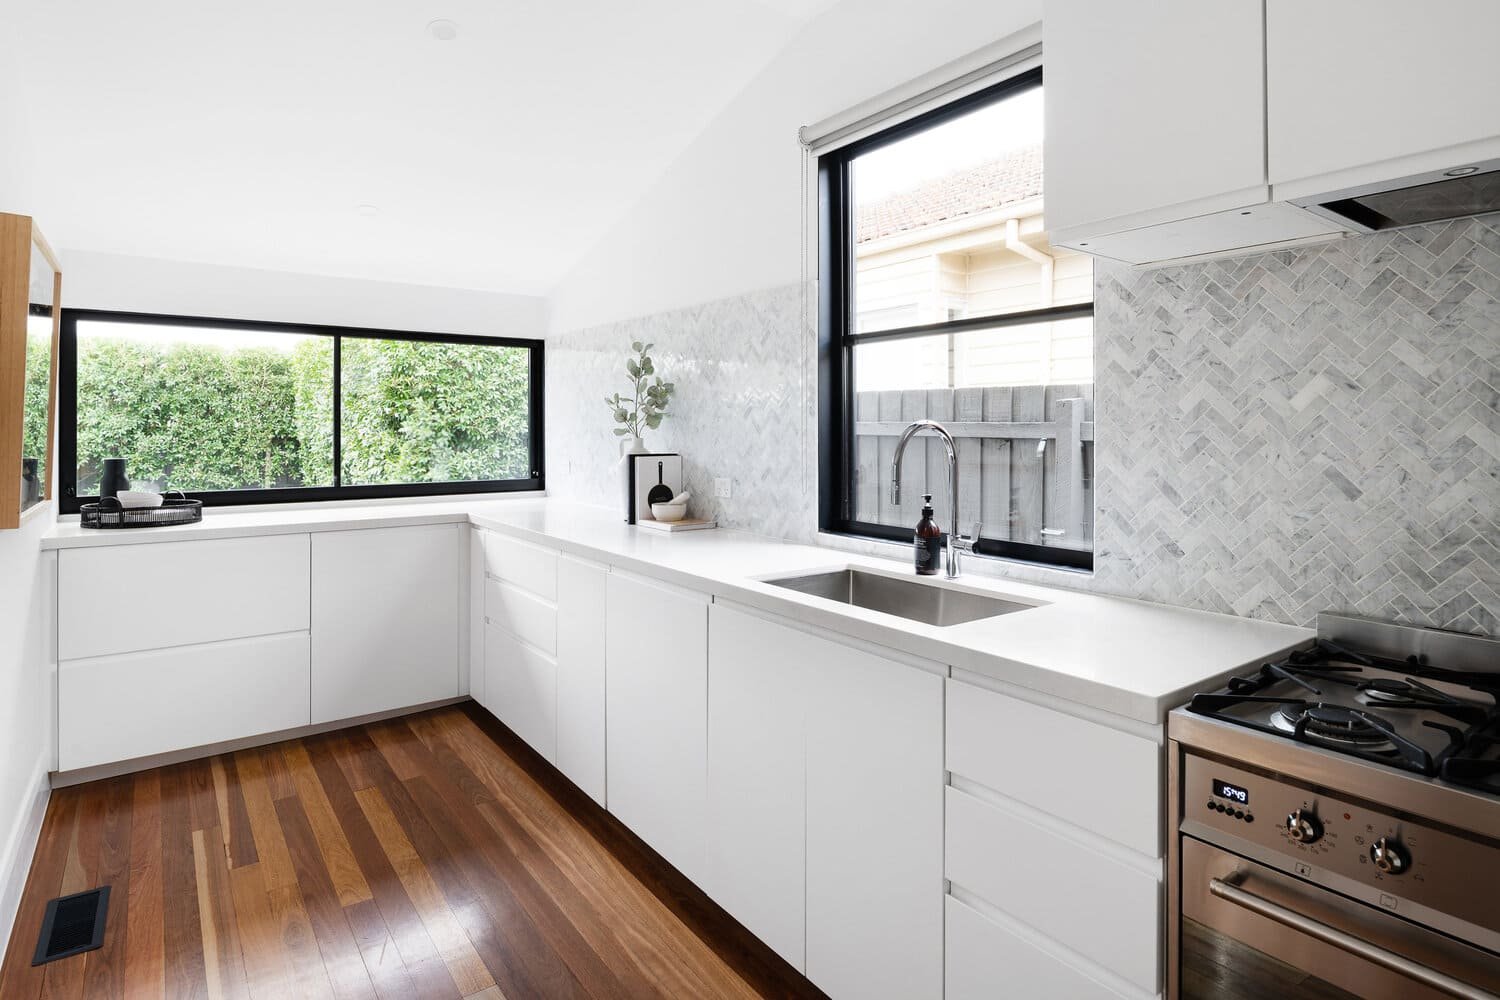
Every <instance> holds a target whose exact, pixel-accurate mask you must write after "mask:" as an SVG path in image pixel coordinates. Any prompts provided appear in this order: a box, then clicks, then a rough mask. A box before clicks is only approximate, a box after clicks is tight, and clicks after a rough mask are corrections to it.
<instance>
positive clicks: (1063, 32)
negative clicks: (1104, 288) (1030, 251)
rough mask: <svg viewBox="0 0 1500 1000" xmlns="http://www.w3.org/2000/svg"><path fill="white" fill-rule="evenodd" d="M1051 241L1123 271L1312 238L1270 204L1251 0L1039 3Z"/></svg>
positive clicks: (1260, 60) (1319, 230) (1315, 233)
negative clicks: (1122, 264) (1122, 266)
mask: <svg viewBox="0 0 1500 1000" xmlns="http://www.w3.org/2000/svg"><path fill="white" fill-rule="evenodd" d="M1043 33H1044V41H1043V51H1044V52H1045V57H1044V58H1045V64H1046V79H1045V96H1044V98H1043V102H1044V105H1045V115H1046V140H1045V152H1044V156H1043V170H1044V171H1045V188H1046V198H1047V205H1046V223H1047V230H1048V234H1049V238H1050V240H1051V242H1052V243H1053V244H1055V245H1058V246H1064V247H1068V248H1071V249H1076V250H1080V251H1082V252H1084V253H1090V254H1094V255H1097V256H1102V257H1110V258H1113V259H1116V260H1122V261H1127V262H1129V263H1134V264H1144V263H1153V262H1159V261H1166V260H1178V259H1182V258H1191V257H1196V256H1201V255H1208V254H1217V253H1222V252H1226V251H1235V250H1241V251H1243V250H1248V249H1252V248H1257V247H1266V246H1273V245H1276V244H1284V243H1289V242H1297V241H1306V240H1312V239H1319V238H1324V237H1326V236H1330V235H1332V234H1334V233H1336V232H1338V226H1337V225H1335V224H1333V223H1329V222H1326V221H1324V220H1322V219H1320V218H1318V217H1317V216H1314V215H1312V214H1311V213H1308V212H1305V211H1303V210H1302V209H1299V208H1296V207H1295V206H1291V205H1276V204H1270V203H1269V199H1270V187H1269V185H1268V182H1267V179H1266V125H1265V96H1266V91H1265V52H1264V44H1263V43H1264V30H1263V24H1262V7H1261V4H1260V3H1259V2H1239V3H1232V4H1204V3H1199V2H1196V0H1149V2H1148V0H1124V2H1114V3H1092V2H1089V0H1048V2H1047V5H1046V9H1045V16H1044V18H1043Z"/></svg>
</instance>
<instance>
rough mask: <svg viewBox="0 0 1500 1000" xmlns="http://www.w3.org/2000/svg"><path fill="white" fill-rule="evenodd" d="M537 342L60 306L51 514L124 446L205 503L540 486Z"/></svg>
mask: <svg viewBox="0 0 1500 1000" xmlns="http://www.w3.org/2000/svg"><path fill="white" fill-rule="evenodd" d="M543 351H544V348H543V345H542V342H541V341H539V340H523V339H514V338H503V337H466V336H459V335H450V334H435V333H412V332H401V331H390V330H370V329H362V328H352V327H331V326H318V325H309V324H296V323H270V322H254V321H247V320H226V319H207V318H201V317H186V316H161V315H151V314H143V313H120V312H103V311H96V310H82V309H65V310H64V311H63V314H62V336H61V343H60V345H59V352H58V356H59V370H58V382H59V399H58V402H59V412H58V452H59V463H60V464H59V467H58V471H59V485H60V487H61V494H62V497H61V504H62V507H61V509H62V512H63V513H76V512H77V511H78V509H79V507H80V505H82V504H83V503H87V502H89V501H90V500H92V499H94V498H96V497H97V495H98V489H99V481H100V476H101V474H102V471H103V462H104V459H106V458H123V459H125V462H126V474H127V476H128V478H129V479H130V482H131V485H132V486H133V487H135V488H137V489H148V490H153V491H158V492H160V491H166V490H181V491H182V492H183V493H185V494H186V495H187V496H189V497H194V498H197V499H200V500H202V501H203V502H204V503H205V505H234V504H265V503H278V502H305V501H312V500H339V499H367V498H381V497H409V496H438V495H444V494H458V493H481V492H504V491H518V490H540V489H543V488H544V486H543V476H542V468H543V464H542V462H543V455H542V443H543V439H542V419H543V401H542V391H543Z"/></svg>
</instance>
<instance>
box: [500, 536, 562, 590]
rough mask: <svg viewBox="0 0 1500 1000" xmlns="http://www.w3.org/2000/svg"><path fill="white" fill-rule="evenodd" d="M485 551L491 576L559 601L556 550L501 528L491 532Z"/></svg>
mask: <svg viewBox="0 0 1500 1000" xmlns="http://www.w3.org/2000/svg"><path fill="white" fill-rule="evenodd" d="M484 551H485V564H484V568H485V572H486V573H488V574H489V575H490V576H493V577H495V578H496V579H499V580H504V581H505V582H506V583H509V584H512V585H514V586H516V587H520V588H521V589H522V590H525V591H529V592H530V593H533V594H535V595H536V596H538V597H540V598H541V599H542V600H544V601H556V600H557V558H558V553H557V550H556V549H549V548H547V547H546V546H542V545H534V544H532V543H531V542H523V541H521V540H520V539H519V538H511V537H510V536H509V535H503V534H501V533H500V532H498V531H487V532H485V539H484Z"/></svg>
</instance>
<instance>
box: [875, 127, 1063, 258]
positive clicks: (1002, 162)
mask: <svg viewBox="0 0 1500 1000" xmlns="http://www.w3.org/2000/svg"><path fill="white" fill-rule="evenodd" d="M1041 194H1042V147H1041V146H1040V145H1036V146H1026V147H1023V148H1021V149H1017V150H1013V151H1012V152H1010V153H1009V154H1008V155H1006V156H1004V157H1002V158H1001V159H998V160H990V161H988V162H985V163H981V164H979V165H978V166H974V167H966V168H965V169H963V170H958V171H955V172H953V173H951V174H948V175H946V176H944V177H938V178H935V179H933V180H930V181H928V182H926V183H925V184H922V185H921V186H920V187H915V188H912V189H911V190H909V191H900V192H897V193H896V194H893V195H889V196H888V197H885V198H882V199H881V200H879V201H876V202H871V203H870V204H868V205H861V206H860V208H859V212H858V217H857V218H856V220H855V239H854V241H855V242H856V243H868V242H869V241H871V240H878V239H880V238H881V237H884V236H891V235H894V234H895V233H904V232H910V231H911V230H914V229H922V228H923V227H925V226H931V225H933V224H935V223H939V222H944V221H946V220H948V219H957V218H960V217H962V216H965V215H973V214H975V213H976V212H984V211H988V210H989V209H992V208H999V207H1001V206H1002V205H1011V204H1015V203H1018V202H1022V201H1027V200H1029V199H1031V198H1038V197H1040V196H1041Z"/></svg>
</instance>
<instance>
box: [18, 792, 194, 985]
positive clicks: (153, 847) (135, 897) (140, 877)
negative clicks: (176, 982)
mask: <svg viewBox="0 0 1500 1000" xmlns="http://www.w3.org/2000/svg"><path fill="white" fill-rule="evenodd" d="M132 779H133V780H130V789H131V810H130V889H129V892H128V893H127V894H126V910H125V922H126V923H127V924H129V925H130V931H129V939H128V940H129V943H130V947H129V948H128V949H127V950H126V954H125V997H126V1000H150V998H154V997H161V996H163V995H164V994H165V993H166V988H167V987H166V972H165V956H164V953H163V946H162V934H163V929H164V924H163V920H164V917H163V915H162V881H161V772H160V771H142V772H140V773H139V774H136V775H133V776H132ZM125 780H128V779H121V781H122V783H123V782H124V781H125ZM3 995H4V994H3V993H0V996H3Z"/></svg>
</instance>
